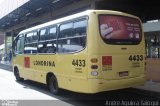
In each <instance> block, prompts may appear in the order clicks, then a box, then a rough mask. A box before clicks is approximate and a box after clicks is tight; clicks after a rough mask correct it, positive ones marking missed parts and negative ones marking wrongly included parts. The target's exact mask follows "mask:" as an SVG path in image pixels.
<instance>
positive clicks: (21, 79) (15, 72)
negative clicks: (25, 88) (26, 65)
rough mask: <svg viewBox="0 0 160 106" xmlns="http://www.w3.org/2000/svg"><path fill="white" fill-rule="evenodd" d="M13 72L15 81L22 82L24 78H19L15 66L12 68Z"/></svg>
mask: <svg viewBox="0 0 160 106" xmlns="http://www.w3.org/2000/svg"><path fill="white" fill-rule="evenodd" d="M13 72H14V76H15V78H16V80H17V81H23V80H24V78H21V77H20V74H19V69H18V67H17V66H15V67H14V70H13Z"/></svg>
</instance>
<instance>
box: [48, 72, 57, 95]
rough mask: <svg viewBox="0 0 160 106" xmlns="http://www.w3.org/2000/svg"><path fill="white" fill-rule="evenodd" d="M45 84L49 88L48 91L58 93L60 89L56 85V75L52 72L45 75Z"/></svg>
mask: <svg viewBox="0 0 160 106" xmlns="http://www.w3.org/2000/svg"><path fill="white" fill-rule="evenodd" d="M46 81H47V86H48V88H49V90H50V92H51V93H52V94H54V95H58V94H59V92H60V90H59V86H58V80H57V78H56V76H55V75H54V74H53V73H48V74H47V77H46Z"/></svg>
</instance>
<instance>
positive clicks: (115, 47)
mask: <svg viewBox="0 0 160 106" xmlns="http://www.w3.org/2000/svg"><path fill="white" fill-rule="evenodd" d="M97 17H98V18H97V20H98V22H97V25H96V26H95V27H96V29H98V30H99V31H97V35H98V36H97V38H96V39H100V40H98V45H94V43H95V42H94V40H95V39H94V38H93V39H92V41H93V43H92V44H93V45H94V46H95V48H96V49H93V51H92V52H93V55H92V56H91V57H90V58H91V60H92V59H93V60H94V59H95V58H96V59H97V60H98V61H97V63H92V62H91V66H92V64H94V65H97V66H98V67H97V69H91V73H96V71H97V74H93V75H89V81H90V84H91V86H90V90H91V92H102V91H108V90H115V89H122V88H128V87H134V86H137V85H142V84H144V82H145V47H144V46H145V45H144V35H143V33H142V26H141V21H140V20H139V19H138V18H136V17H134V16H131V15H128V14H116V15H115V14H114V15H113V14H98V15H97ZM94 65H93V66H94ZM91 68H92V67H91Z"/></svg>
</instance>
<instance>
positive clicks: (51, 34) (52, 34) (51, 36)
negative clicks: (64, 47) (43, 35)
mask: <svg viewBox="0 0 160 106" xmlns="http://www.w3.org/2000/svg"><path fill="white" fill-rule="evenodd" d="M56 33H57V28H56V27H51V28H50V29H49V39H56V37H57V36H56Z"/></svg>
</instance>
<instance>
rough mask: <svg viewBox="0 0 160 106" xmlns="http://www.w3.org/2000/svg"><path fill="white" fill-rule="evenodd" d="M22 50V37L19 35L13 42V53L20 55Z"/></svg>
mask: <svg viewBox="0 0 160 106" xmlns="http://www.w3.org/2000/svg"><path fill="white" fill-rule="evenodd" d="M23 49H24V35H19V37H17V38H16V39H15V41H14V45H13V53H14V54H22V53H23Z"/></svg>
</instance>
